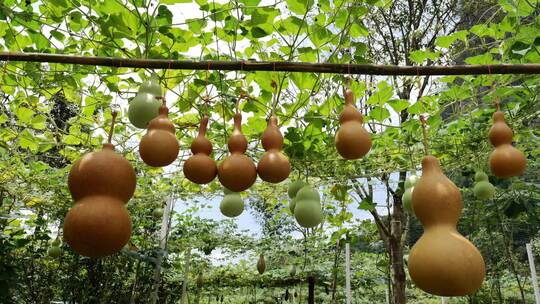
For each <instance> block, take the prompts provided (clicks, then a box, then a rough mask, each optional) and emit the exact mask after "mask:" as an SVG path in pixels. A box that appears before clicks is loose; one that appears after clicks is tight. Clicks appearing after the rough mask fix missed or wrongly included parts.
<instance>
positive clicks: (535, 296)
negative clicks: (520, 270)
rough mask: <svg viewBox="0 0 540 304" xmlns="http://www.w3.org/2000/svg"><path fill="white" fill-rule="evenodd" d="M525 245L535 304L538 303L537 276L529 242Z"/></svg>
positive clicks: (539, 298) (539, 301) (539, 297)
mask: <svg viewBox="0 0 540 304" xmlns="http://www.w3.org/2000/svg"><path fill="white" fill-rule="evenodd" d="M525 247H526V248H527V257H528V258H529V267H530V269H531V281H532V285H533V289H534V299H535V302H536V304H540V290H539V288H538V277H537V276H536V267H535V266H534V257H533V252H532V246H531V243H527V244H526V245H525Z"/></svg>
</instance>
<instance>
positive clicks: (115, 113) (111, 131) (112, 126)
mask: <svg viewBox="0 0 540 304" xmlns="http://www.w3.org/2000/svg"><path fill="white" fill-rule="evenodd" d="M117 115H118V112H117V111H115V110H112V112H111V116H112V122H111V129H110V131H109V138H108V139H107V143H109V144H110V143H111V141H112V137H113V133H114V124H115V122H116V116H117Z"/></svg>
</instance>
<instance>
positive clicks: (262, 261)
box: [257, 253, 266, 274]
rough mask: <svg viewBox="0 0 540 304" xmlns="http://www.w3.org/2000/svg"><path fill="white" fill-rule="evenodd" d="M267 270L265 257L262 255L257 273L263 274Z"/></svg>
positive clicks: (258, 262)
mask: <svg viewBox="0 0 540 304" xmlns="http://www.w3.org/2000/svg"><path fill="white" fill-rule="evenodd" d="M265 270H266V262H265V261H264V255H263V254H262V253H261V255H260V256H259V260H258V261H257V271H258V272H259V274H263V273H264V271H265Z"/></svg>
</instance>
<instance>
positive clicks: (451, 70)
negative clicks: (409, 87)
mask: <svg viewBox="0 0 540 304" xmlns="http://www.w3.org/2000/svg"><path fill="white" fill-rule="evenodd" d="M0 61H26V62H50V63H67V64H80V65H93V66H110V67H125V68H147V69H176V70H222V71H278V72H315V73H335V74H363V75H403V76H406V75H410V76H415V75H418V76H420V75H441V76H442V75H482V74H540V64H494V65H454V66H394V65H375V64H339V63H306V62H284V61H276V62H271V61H252V60H248V61H188V60H167V59H134V58H114V57H90V56H72V55H60V54H44V53H18V52H0Z"/></svg>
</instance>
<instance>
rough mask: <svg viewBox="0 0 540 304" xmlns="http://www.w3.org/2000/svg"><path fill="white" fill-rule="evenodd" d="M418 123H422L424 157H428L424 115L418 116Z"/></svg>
mask: <svg viewBox="0 0 540 304" xmlns="http://www.w3.org/2000/svg"><path fill="white" fill-rule="evenodd" d="M420 122H421V123H422V143H423V144H424V155H429V150H428V132H427V122H426V117H425V116H424V115H420Z"/></svg>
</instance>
